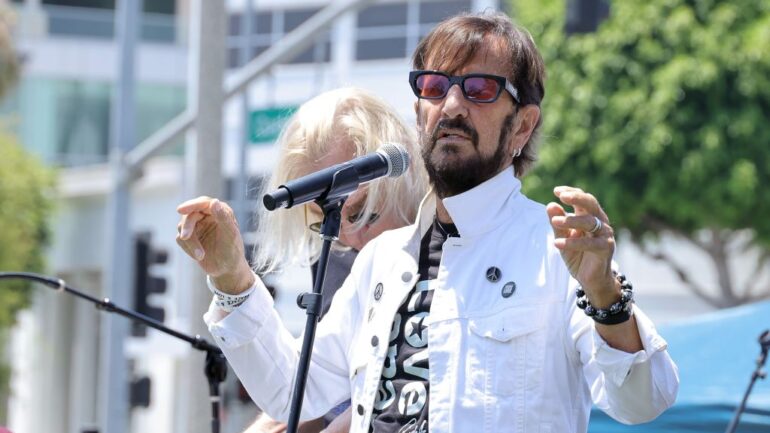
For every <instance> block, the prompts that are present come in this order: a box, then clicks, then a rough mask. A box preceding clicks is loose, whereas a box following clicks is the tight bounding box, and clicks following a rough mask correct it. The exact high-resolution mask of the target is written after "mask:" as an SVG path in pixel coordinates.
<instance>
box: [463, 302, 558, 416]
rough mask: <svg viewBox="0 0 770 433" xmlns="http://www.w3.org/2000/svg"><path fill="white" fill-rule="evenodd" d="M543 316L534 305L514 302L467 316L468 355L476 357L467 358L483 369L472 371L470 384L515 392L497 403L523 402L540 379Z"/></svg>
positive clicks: (493, 392)
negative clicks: (476, 314) (509, 397)
mask: <svg viewBox="0 0 770 433" xmlns="http://www.w3.org/2000/svg"><path fill="white" fill-rule="evenodd" d="M544 319H545V314H544V312H543V310H542V309H541V308H540V307H539V306H537V305H526V306H516V307H513V308H509V309H506V310H504V311H501V312H498V313H495V314H493V315H489V316H485V317H474V318H469V319H468V327H469V329H470V334H471V335H470V341H469V349H470V351H469V355H470V356H471V358H472V357H476V358H477V359H468V361H469V362H470V363H471V364H472V365H474V366H476V368H481V369H483V372H479V371H475V372H472V378H473V382H474V383H473V386H474V388H476V389H477V390H483V393H484V394H485V395H492V396H503V397H508V396H514V395H515V396H516V398H515V399H507V400H506V401H504V402H503V401H501V402H500V403H509V404H512V405H513V406H519V405H523V404H524V401H523V400H524V396H525V395H526V393H527V391H530V390H533V389H537V388H539V387H540V381H541V380H542V371H543V364H544V356H545V342H546V336H545V335H544V334H545V330H544V327H545V320H544ZM504 405H505V404H504ZM510 409H523V407H511V408H510ZM517 413H521V412H517Z"/></svg>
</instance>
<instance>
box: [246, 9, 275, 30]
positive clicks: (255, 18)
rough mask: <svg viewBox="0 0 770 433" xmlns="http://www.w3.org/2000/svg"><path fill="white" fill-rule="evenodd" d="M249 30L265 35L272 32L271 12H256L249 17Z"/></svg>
mask: <svg viewBox="0 0 770 433" xmlns="http://www.w3.org/2000/svg"><path fill="white" fill-rule="evenodd" d="M251 31H252V33H256V34H258V35H267V34H270V33H272V32H273V14H272V12H257V13H255V14H254V15H252V17H251Z"/></svg>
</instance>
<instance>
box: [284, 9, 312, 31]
mask: <svg viewBox="0 0 770 433" xmlns="http://www.w3.org/2000/svg"><path fill="white" fill-rule="evenodd" d="M319 10H320V9H291V10H287V11H285V12H284V16H283V31H284V33H289V32H290V31H292V30H294V29H296V28H297V27H299V26H300V25H301V24H302V23H304V22H305V21H307V20H308V18H310V17H312V16H313V15H315V13H316V12H318V11H319Z"/></svg>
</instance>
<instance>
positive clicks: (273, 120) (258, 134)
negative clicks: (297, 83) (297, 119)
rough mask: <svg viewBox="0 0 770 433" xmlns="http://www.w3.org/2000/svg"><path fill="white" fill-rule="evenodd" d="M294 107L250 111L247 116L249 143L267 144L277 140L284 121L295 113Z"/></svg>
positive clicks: (295, 108) (295, 107)
mask: <svg viewBox="0 0 770 433" xmlns="http://www.w3.org/2000/svg"><path fill="white" fill-rule="evenodd" d="M297 108H298V107H297V106H296V105H287V106H283V107H271V108H265V109H262V110H256V111H252V112H251V115H250V116H249V117H250V118H249V142H251V143H268V142H273V141H275V140H276V139H277V138H278V135H279V134H280V133H281V129H283V126H284V125H285V124H286V121H287V120H288V119H289V117H291V115H292V114H294V112H295V111H297Z"/></svg>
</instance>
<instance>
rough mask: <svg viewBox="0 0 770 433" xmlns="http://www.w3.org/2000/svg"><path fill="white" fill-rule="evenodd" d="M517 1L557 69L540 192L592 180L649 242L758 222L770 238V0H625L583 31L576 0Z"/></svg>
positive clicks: (532, 188) (758, 237)
mask: <svg viewBox="0 0 770 433" xmlns="http://www.w3.org/2000/svg"><path fill="white" fill-rule="evenodd" d="M512 3H513V5H514V7H513V10H514V13H513V15H514V18H515V19H516V20H517V22H518V23H519V24H521V25H523V26H524V27H526V28H527V29H529V30H530V31H531V33H532V35H533V37H534V39H535V41H536V42H537V43H538V46H539V48H540V50H541V52H542V54H543V57H544V60H545V63H546V66H547V71H548V81H547V83H546V89H547V90H546V98H545V101H544V106H543V113H544V114H545V116H544V125H543V127H544V130H543V137H544V140H543V144H542V145H541V151H540V161H539V163H538V165H537V168H536V169H535V170H534V171H533V173H532V175H530V176H528V178H527V180H525V182H524V184H525V186H526V188H527V189H526V191H527V193H528V194H529V195H530V196H532V197H533V198H536V199H539V200H541V201H542V200H545V201H551V200H553V194H552V188H553V186H555V185H560V184H567V185H574V186H579V187H581V188H583V189H585V190H588V191H591V192H592V193H594V194H595V195H596V196H597V197H598V198H599V199H600V201H601V203H602V205H603V207H604V208H605V210H607V213H608V214H609V215H610V217H611V220H612V222H613V225H614V226H615V227H623V228H626V229H628V230H630V232H631V234H632V236H633V238H634V240H636V241H638V242H642V241H643V239H645V238H646V237H649V236H655V235H658V234H660V233H662V232H670V233H675V234H677V235H680V236H683V237H685V238H687V239H690V240H692V241H693V242H695V233H696V232H697V231H703V230H704V229H706V230H711V231H714V232H715V233H716V232H719V233H722V234H724V233H728V234H729V233H733V234H734V233H735V232H736V231H739V230H748V231H750V232H751V233H753V236H754V239H753V243H754V244H755V245H760V246H761V247H762V248H764V249H765V250H767V249H768V248H770V218H768V217H767V215H770V188H767V187H766V185H768V184H770V128H768V127H767V124H768V123H767V122H768V118H769V117H770V55H768V52H769V51H768V47H770V2H767V1H762V0H732V1H718V0H649V1H644V2H632V1H614V2H611V6H610V10H611V12H610V17H609V19H608V20H606V21H605V22H603V23H602V24H601V25H600V27H599V29H598V30H597V31H596V32H595V33H590V34H584V35H572V36H567V35H565V34H564V31H563V29H564V19H565V0H540V1H538V2H520V1H516V2H512ZM727 237H728V238H729V237H730V236H729V235H728V236H727ZM720 240H724V239H720ZM711 247H712V246H708V247H707V248H704V249H705V250H709V251H708V252H709V254H710V255H712V256H714V255H718V254H716V253H715V251H714V250H713V248H711Z"/></svg>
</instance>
